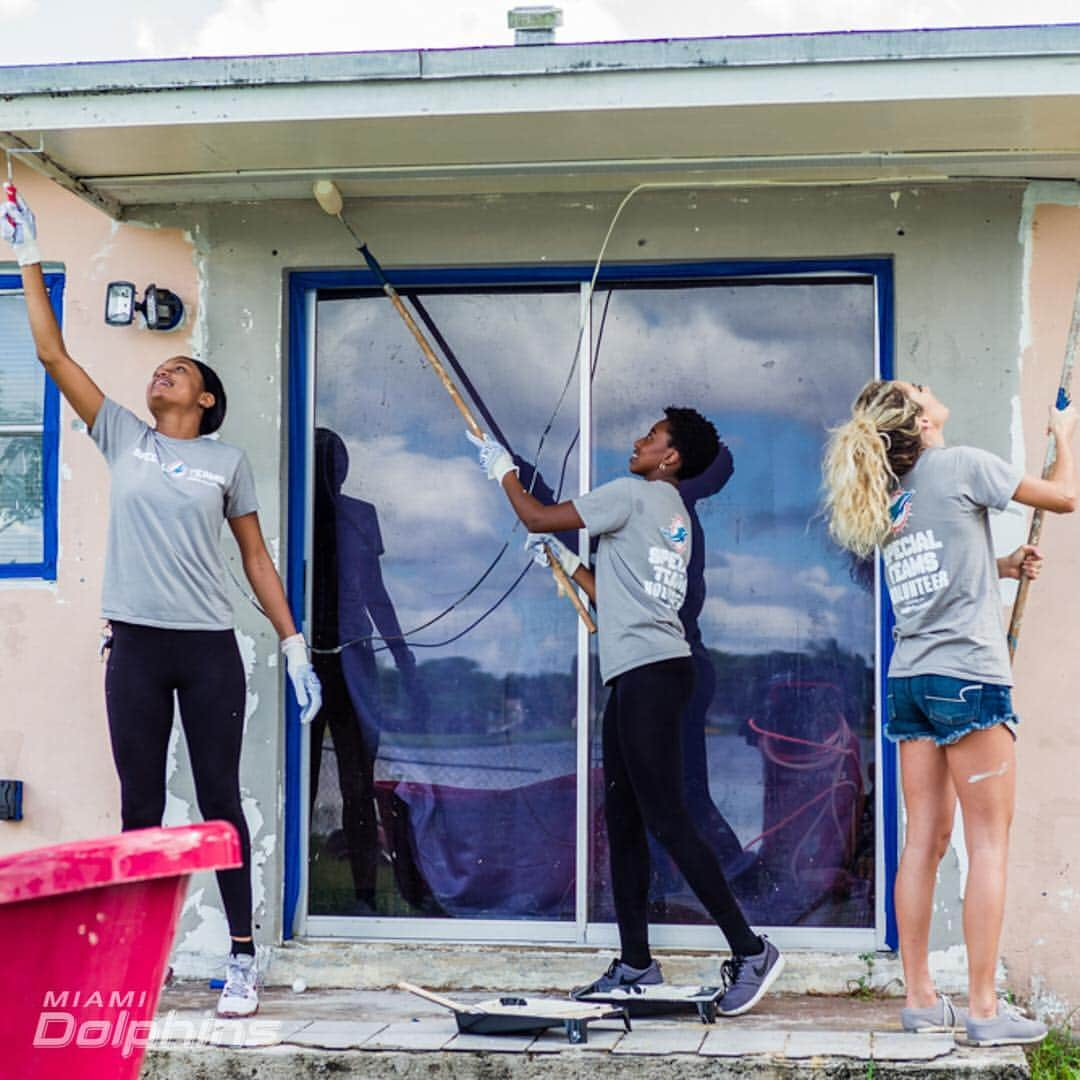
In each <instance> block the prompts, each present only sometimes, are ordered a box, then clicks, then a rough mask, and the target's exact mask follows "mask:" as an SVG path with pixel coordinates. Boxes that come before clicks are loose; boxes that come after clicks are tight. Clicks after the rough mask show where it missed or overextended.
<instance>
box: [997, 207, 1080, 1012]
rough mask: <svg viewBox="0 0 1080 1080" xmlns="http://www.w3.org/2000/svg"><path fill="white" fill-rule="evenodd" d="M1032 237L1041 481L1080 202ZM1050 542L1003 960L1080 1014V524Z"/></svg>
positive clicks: (1036, 445) (1031, 390)
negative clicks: (1079, 767) (1079, 778)
mask: <svg viewBox="0 0 1080 1080" xmlns="http://www.w3.org/2000/svg"><path fill="white" fill-rule="evenodd" d="M1024 239H1025V240H1026V243H1027V244H1028V245H1029V255H1030V274H1029V277H1028V280H1027V281H1026V282H1025V288H1026V290H1027V299H1028V305H1029V312H1030V315H1029V326H1030V342H1028V343H1027V347H1026V348H1025V350H1024V354H1023V365H1024V366H1023V372H1022V375H1021V404H1022V414H1023V427H1024V447H1025V453H1026V458H1027V470H1028V472H1034V473H1037V472H1038V471H1039V470H1040V469H1041V467H1042V461H1043V455H1044V454H1045V451H1046V435H1045V431H1046V410H1047V406H1048V405H1049V403H1051V402H1052V401H1053V400H1054V394H1055V390H1056V387H1057V382H1058V379H1059V377H1060V373H1061V364H1062V359H1063V357H1064V353H1065V342H1066V339H1067V336H1068V330H1069V322H1070V316H1071V313H1072V307H1073V294H1074V290H1075V289H1076V286H1077V282H1078V280H1080V205H1071V206H1070V205H1064V206H1063V205H1052V204H1048V203H1042V204H1039V205H1036V206H1035V208H1034V213H1033V214H1032V215H1031V231H1030V234H1029V235H1028V236H1027V237H1026V238H1024ZM1074 393H1080V378H1078V379H1077V381H1076V383H1075V384H1074ZM1041 546H1042V548H1043V552H1044V554H1045V556H1046V559H1047V564H1046V570H1045V572H1044V574H1043V578H1042V579H1041V580H1040V581H1039V583H1038V584H1037V585H1036V586H1035V587H1033V588H1032V590H1031V592H1030V594H1029V597H1028V603H1027V608H1026V610H1025V615H1024V626H1023V633H1022V636H1021V639H1020V647H1019V650H1018V652H1017V658H1016V667H1015V672H1016V694H1015V697H1016V705H1017V710H1018V712H1019V713H1020V716H1021V718H1022V724H1021V729H1020V730H1021V733H1020V739H1019V743H1018V746H1017V751H1018V769H1019V775H1018V786H1017V813H1016V820H1015V824H1014V826H1013V840H1012V853H1011V863H1010V868H1009V874H1010V878H1009V880H1010V884H1009V899H1008V907H1007V912H1006V925H1005V938H1004V942H1003V955H1004V959H1005V964H1006V969H1007V972H1008V978H1009V984H1010V986H1011V987H1012V988H1013V989H1014V990H1016V991H1017V993H1018V994H1020V996H1021V997H1024V998H1030V999H1031V1000H1032V1001H1033V1002H1034V1003H1035V1004H1036V1005H1038V1006H1039V1007H1040V1008H1041V1009H1047V1010H1049V1011H1050V1012H1051V1013H1057V1014H1059V1015H1061V1014H1063V1013H1064V1012H1067V1011H1068V1010H1069V1009H1071V1008H1075V1007H1076V1006H1080V783H1078V782H1077V765H1078V763H1080V720H1078V710H1080V705H1078V702H1080V662H1078V653H1077V647H1078V645H1080V602H1078V601H1080V518H1078V517H1076V516H1074V517H1064V518H1062V517H1054V516H1051V515H1048V516H1047V520H1046V522H1045V524H1044V528H1043V539H1042V545H1041Z"/></svg>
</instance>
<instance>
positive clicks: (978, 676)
mask: <svg viewBox="0 0 1080 1080" xmlns="http://www.w3.org/2000/svg"><path fill="white" fill-rule="evenodd" d="M1023 475H1024V474H1023V470H1021V469H1019V468H1017V467H1016V466H1013V465H1010V464H1008V462H1005V461H1002V460H1001V458H999V457H996V456H995V455H994V454H990V453H987V452H986V451H985V450H976V449H974V448H973V447H970V446H954V447H949V448H948V449H946V448H944V447H941V448H934V449H928V450H924V451H923V452H922V453H921V454H920V455H919V459H918V461H916V462H915V465H914V467H913V468H912V469H911V471H910V472H908V474H907V475H906V476H905V477H904V479H903V481H902V483H901V489H902V490H901V491H900V492H899V493H898V495H897V496H896V498H895V499H894V500H893V503H892V506H891V507H890V513H891V515H892V518H893V535H892V538H891V539H890V540H889V541H887V542H886V543H885V544H884V545H883V546H882V549H881V553H882V556H883V557H884V560H885V581H886V584H887V585H888V587H889V597H890V599H891V600H892V608H893V614H894V615H895V617H896V630H895V638H896V647H895V650H894V652H893V656H892V662H891V663H890V665H889V675H890V676H892V677H901V676H910V675H950V676H952V677H954V678H957V679H970V680H972V681H973V682H986V683H997V684H998V685H1002V686H1011V685H1012V669H1011V667H1010V665H1009V652H1008V649H1007V648H1006V644H1005V630H1004V627H1003V625H1002V621H1001V595H1000V593H999V591H998V575H997V562H996V559H995V558H994V547H993V541H992V540H991V537H990V522H989V517H988V514H987V508H990V509H993V510H1004V509H1005V507H1006V506H1007V505H1008V503H1009V500H1010V499H1011V498H1012V496H1013V494H1014V492H1015V491H1016V489H1017V487H1018V486H1019V484H1020V481H1021V480H1022V479H1023Z"/></svg>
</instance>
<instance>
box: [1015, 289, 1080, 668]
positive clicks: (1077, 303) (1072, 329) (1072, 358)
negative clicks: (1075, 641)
mask: <svg viewBox="0 0 1080 1080" xmlns="http://www.w3.org/2000/svg"><path fill="white" fill-rule="evenodd" d="M1078 345H1080V282H1077V285H1076V296H1075V297H1074V299H1073V311H1072V323H1071V324H1070V326H1069V337H1068V340H1067V343H1066V345H1065V362H1064V363H1063V364H1062V366H1061V379H1060V380H1059V381H1058V391H1057V399H1056V400H1055V402H1054V407H1055V408H1057V409H1065V408H1068V406H1069V401H1070V400H1071V398H1072V374H1073V365H1074V364H1075V363H1076V350H1077V347H1078ZM1055 461H1057V439H1055V438H1054V436H1053V435H1051V436H1050V439H1049V442H1048V443H1047V445H1046V457H1045V458H1044V459H1043V470H1042V478H1043V479H1044V480H1046V479H1048V478H1049V476H1050V470H1051V469H1053V467H1054V462H1055ZM1042 523H1043V511H1042V510H1041V509H1036V511H1035V512H1034V513H1033V514H1032V515H1031V528H1030V530H1029V531H1028V538H1027V542H1028V543H1029V544H1031V545H1033V546H1035V547H1037V546H1038V544H1039V540H1040V539H1041V538H1042ZM1030 587H1031V579H1030V578H1026V577H1022V578H1021V579H1020V586H1019V588H1018V589H1017V590H1016V599H1015V600H1014V601H1013V609H1012V618H1011V619H1010V620H1009V633H1008V638H1007V640H1008V642H1009V659H1010V660H1011V659H1013V658H1014V657H1015V656H1016V646H1017V644H1018V642H1019V640H1020V629H1021V627H1022V626H1023V623H1024V607H1025V605H1026V604H1027V595H1028V589H1029V588H1030Z"/></svg>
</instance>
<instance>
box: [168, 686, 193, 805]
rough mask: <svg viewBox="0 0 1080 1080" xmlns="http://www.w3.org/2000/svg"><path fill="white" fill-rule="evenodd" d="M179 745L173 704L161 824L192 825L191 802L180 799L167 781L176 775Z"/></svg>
mask: <svg viewBox="0 0 1080 1080" xmlns="http://www.w3.org/2000/svg"><path fill="white" fill-rule="evenodd" d="M179 747H180V710H179V709H178V708H177V707H176V706H175V705H174V706H173V726H172V732H171V733H170V735H169V749H168V753H167V754H166V757H165V785H166V790H165V814H164V816H163V817H162V819H161V824H162V825H193V824H194V818H193V817H192V812H191V803H189V802H188V801H187V799H182V798H181V797H180V796H179V795H177V794H176V792H175V791H171V790H169V782H170V781H171V780H173V779H174V778H175V776H176V770H177V769H178V768H179V767H180V762H179V760H178V750H179Z"/></svg>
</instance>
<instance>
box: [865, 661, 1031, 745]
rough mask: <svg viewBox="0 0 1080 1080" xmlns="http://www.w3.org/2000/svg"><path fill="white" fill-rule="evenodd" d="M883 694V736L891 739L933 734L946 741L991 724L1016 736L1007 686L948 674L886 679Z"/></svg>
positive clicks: (952, 740) (1014, 719)
mask: <svg viewBox="0 0 1080 1080" xmlns="http://www.w3.org/2000/svg"><path fill="white" fill-rule="evenodd" d="M886 699H887V702H886V703H887V706H888V720H887V721H886V723H885V737H886V738H887V739H890V740H891V741H892V742H904V741H906V740H907V739H933V740H934V742H935V743H937V745H938V746H948V745H949V743H954V742H956V741H957V740H958V739H962V738H963V737H964V736H965V735H970V734H971V732H973V731H979V730H980V729H982V728H988V727H993V726H994V725H995V724H1005V725H1006V727H1007V728H1008V729H1009V733H1010V734H1011V735H1013V737H1014V738H1015V736H1016V733H1015V732H1014V731H1013V727H1014V726H1015V725H1016V724H1018V723H1019V722H1020V717H1018V716H1017V715H1016V713H1014V712H1013V707H1012V694H1011V693H1010V689H1009V687H1007V686H998V685H996V684H994V683H980V682H972V681H970V680H968V679H954V678H952V677H951V676H949V675H911V676H908V677H906V678H899V679H889V680H888V681H887V684H886Z"/></svg>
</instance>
